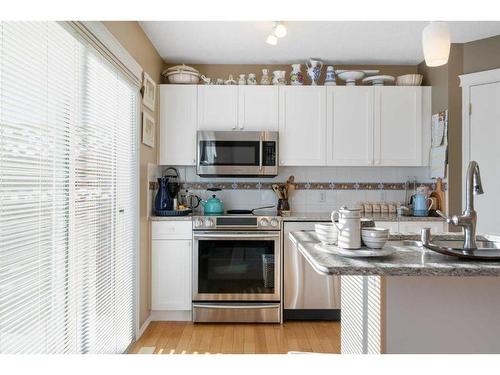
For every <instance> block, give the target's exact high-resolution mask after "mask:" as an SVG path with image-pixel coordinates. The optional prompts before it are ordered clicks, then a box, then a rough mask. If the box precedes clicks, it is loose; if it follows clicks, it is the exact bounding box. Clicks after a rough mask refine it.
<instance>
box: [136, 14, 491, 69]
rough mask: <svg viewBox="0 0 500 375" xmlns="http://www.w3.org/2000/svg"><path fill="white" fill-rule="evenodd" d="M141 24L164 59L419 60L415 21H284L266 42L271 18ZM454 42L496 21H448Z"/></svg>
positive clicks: (486, 33) (479, 35) (486, 30)
mask: <svg viewBox="0 0 500 375" xmlns="http://www.w3.org/2000/svg"><path fill="white" fill-rule="evenodd" d="M140 24H141V26H142V28H143V29H144V31H145V32H146V34H147V35H148V37H149V39H150V40H151V41H152V42H153V44H154V46H155V47H156V49H157V50H158V52H159V53H160V55H161V56H162V57H163V59H165V60H166V61H168V62H172V63H188V64H195V63H197V64H263V63H266V64H273V63H283V64H289V63H292V62H297V61H299V62H300V61H305V60H306V59H307V58H309V57H317V58H321V59H322V60H323V61H325V62H329V63H333V64H418V63H420V62H421V61H422V60H423V59H424V58H423V53H422V46H421V33H422V29H423V28H424V27H425V25H427V22H416V21H404V22H403V21H321V22H320V21H310V22H305V21H304V22H302V21H300V22H297V21H294V22H285V24H286V26H287V29H288V35H287V36H286V37H284V38H283V39H280V40H279V42H278V45H277V46H270V45H268V44H267V43H265V39H266V37H267V35H268V34H269V33H270V31H271V29H272V26H273V23H272V22H266V21H260V22H247V21H245V22H236V21H235V22H233V21H231V22H227V21H143V22H140ZM449 25H450V32H451V40H452V42H453V43H465V42H470V41H473V40H477V39H483V38H487V37H490V36H495V35H500V22H483V21H471V22H468V21H460V22H449Z"/></svg>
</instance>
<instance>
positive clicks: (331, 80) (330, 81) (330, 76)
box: [325, 65, 337, 86]
mask: <svg viewBox="0 0 500 375" xmlns="http://www.w3.org/2000/svg"><path fill="white" fill-rule="evenodd" d="M336 84H337V81H336V77H335V69H334V68H333V66H331V65H330V66H329V67H328V68H326V78H325V86H335V85H336Z"/></svg>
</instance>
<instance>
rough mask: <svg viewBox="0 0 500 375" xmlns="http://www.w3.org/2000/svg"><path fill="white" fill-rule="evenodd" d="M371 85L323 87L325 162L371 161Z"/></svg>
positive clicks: (370, 163) (358, 162)
mask: <svg viewBox="0 0 500 375" xmlns="http://www.w3.org/2000/svg"><path fill="white" fill-rule="evenodd" d="M373 93H374V88H373V87H358V86H354V87H351V86H335V87H328V88H327V96H326V97H327V125H326V129H327V130H326V152H327V157H326V163H327V164H328V165H356V166H360V165H372V164H373V119H374V116H373V110H374V107H373V104H374V103H373V100H374V97H373Z"/></svg>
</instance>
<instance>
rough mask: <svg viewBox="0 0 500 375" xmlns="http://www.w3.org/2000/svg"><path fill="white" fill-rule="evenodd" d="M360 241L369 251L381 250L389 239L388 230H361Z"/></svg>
mask: <svg viewBox="0 0 500 375" xmlns="http://www.w3.org/2000/svg"><path fill="white" fill-rule="evenodd" d="M361 239H362V240H363V243H364V244H365V245H366V247H369V248H370V249H381V248H383V247H384V245H385V243H386V242H387V240H388V239H389V229H385V228H363V229H361Z"/></svg>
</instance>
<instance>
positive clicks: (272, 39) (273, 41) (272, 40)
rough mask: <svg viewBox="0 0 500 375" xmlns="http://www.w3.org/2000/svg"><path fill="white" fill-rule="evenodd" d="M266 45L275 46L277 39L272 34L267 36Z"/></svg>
mask: <svg viewBox="0 0 500 375" xmlns="http://www.w3.org/2000/svg"><path fill="white" fill-rule="evenodd" d="M266 43H267V44H270V45H272V46H275V45H276V44H278V38H276V36H275V35H273V34H269V36H268V37H267V39H266Z"/></svg>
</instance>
